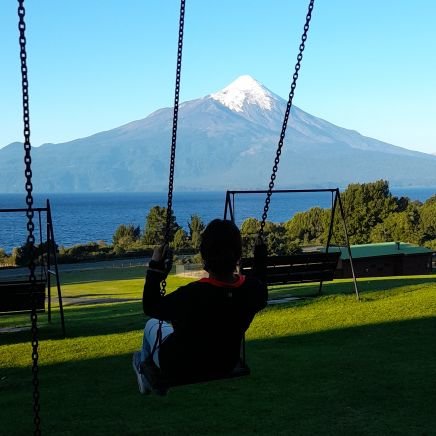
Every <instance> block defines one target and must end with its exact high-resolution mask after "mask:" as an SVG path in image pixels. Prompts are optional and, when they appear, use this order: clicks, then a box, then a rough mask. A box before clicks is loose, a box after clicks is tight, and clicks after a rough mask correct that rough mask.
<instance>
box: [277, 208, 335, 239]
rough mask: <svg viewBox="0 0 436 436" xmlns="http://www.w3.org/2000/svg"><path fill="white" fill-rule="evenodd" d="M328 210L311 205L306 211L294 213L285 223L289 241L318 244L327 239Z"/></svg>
mask: <svg viewBox="0 0 436 436" xmlns="http://www.w3.org/2000/svg"><path fill="white" fill-rule="evenodd" d="M330 213H331V212H330V211H329V210H328V209H322V208H320V207H313V208H311V209H309V210H308V211H307V212H298V213H296V214H295V215H294V216H293V217H292V218H291V219H290V220H289V221H287V222H286V223H285V229H286V234H287V237H288V239H289V240H290V241H295V242H303V243H305V244H309V243H317V244H320V243H322V242H324V240H325V239H327V234H328V229H329V224H330V221H329V220H330Z"/></svg>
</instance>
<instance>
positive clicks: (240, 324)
mask: <svg viewBox="0 0 436 436" xmlns="http://www.w3.org/2000/svg"><path fill="white" fill-rule="evenodd" d="M163 277H164V276H163V275H162V274H160V273H159V272H157V271H152V270H149V271H148V272H147V278H146V282H145V286H144V293H143V308H144V313H145V314H146V315H149V316H151V317H153V318H157V319H161V320H165V321H169V322H171V323H172V325H173V328H174V333H172V334H171V335H170V336H168V337H167V338H166V339H165V341H164V342H163V343H162V346H161V348H160V351H159V362H160V366H161V368H162V370H163V371H165V372H170V373H173V374H196V375H198V374H202V373H205V374H210V373H220V372H226V371H230V370H232V369H233V368H234V366H235V365H236V363H237V362H238V360H239V354H240V346H241V340H242V337H243V335H244V333H245V331H246V330H247V329H248V327H249V326H250V323H251V321H252V320H253V317H254V315H255V314H256V313H257V312H258V311H259V310H261V309H263V308H264V307H265V306H266V304H267V298H268V290H267V287H266V285H265V284H264V283H262V282H261V281H260V280H258V279H257V278H255V277H245V276H239V278H238V280H237V281H236V282H235V283H233V284H228V283H224V282H218V281H216V280H212V279H201V280H199V281H196V282H193V283H190V284H188V285H186V286H182V287H180V288H179V289H177V290H176V291H174V292H172V293H171V294H168V295H166V296H164V297H162V296H161V295H160V281H161V280H162V278H163Z"/></svg>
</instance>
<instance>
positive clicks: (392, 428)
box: [0, 318, 436, 435]
mask: <svg viewBox="0 0 436 436" xmlns="http://www.w3.org/2000/svg"><path fill="white" fill-rule="evenodd" d="M435 335H436V318H426V319H417V320H410V321H402V322H394V323H386V324H379V325H369V326H359V327H353V328H346V329H342V330H329V331H326V332H321V333H313V334H304V335H298V336H286V337H280V338H273V339H268V340H256V341H249V342H248V343H247V355H248V360H249V365H250V367H251V369H252V373H253V375H252V376H250V377H245V378H243V379H240V380H226V381H220V382H212V383H208V384H203V385H193V386H186V387H180V388H175V389H174V390H172V391H171V392H170V394H169V395H168V397H164V398H161V397H156V396H151V397H144V396H140V395H139V394H138V392H137V386H136V380H135V376H134V374H133V371H132V370H131V366H130V359H131V352H132V351H133V350H132V349H128V346H126V344H125V342H123V340H122V339H120V342H119V344H114V346H115V347H116V348H117V347H118V351H119V352H120V353H121V354H118V355H113V356H109V357H105V358H95V359H83V360H73V359H75V355H74V351H73V350H72V351H71V360H70V361H67V362H66V363H62V364H52V365H44V366H42V367H41V369H40V381H41V415H42V426H43V429H44V431H43V433H46V434H56V435H62V434H72V435H75V434H93V435H100V434H102V435H103V434H104V435H106V434H130V435H136V434H138V435H139V434H157V435H163V434H182V435H207V434H214V435H218V434H226V435H227V434H230V435H240V434H279V435H280V434H281V435H288V434H293V435H308V434H323V435H330V434H331V435H333V434H341V435H348V434H350V435H351V434H353V435H385V434H399V435H410V434H420V435H430V434H434V429H435V428H436V415H435V414H434V410H433V407H434V404H435V401H436V392H435V390H434V380H435V379H436V354H435V353H434V338H435ZM59 346H62V345H61V343H60V344H59ZM65 351H66V352H68V350H65ZM1 375H2V378H1V380H2V381H1V382H0V393H1V395H0V410H1V411H2V412H3V413H4V417H5V419H2V430H3V431H5V434H28V433H30V428H31V422H32V415H31V407H30V404H31V389H32V388H31V382H30V371H29V370H28V369H24V368H6V369H5V370H3V373H2V374H1ZM60 405H61V407H59V406H60ZM23 414H24V416H23Z"/></svg>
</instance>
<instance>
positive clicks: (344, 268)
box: [329, 242, 434, 278]
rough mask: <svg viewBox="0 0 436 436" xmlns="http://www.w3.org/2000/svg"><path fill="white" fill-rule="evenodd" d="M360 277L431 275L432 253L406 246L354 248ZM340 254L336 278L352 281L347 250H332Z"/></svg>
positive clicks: (394, 243)
mask: <svg viewBox="0 0 436 436" xmlns="http://www.w3.org/2000/svg"><path fill="white" fill-rule="evenodd" d="M350 248H351V255H352V257H353V266H354V271H355V273H356V276H357V277H380V276H401V275H419V274H431V272H432V256H433V253H434V252H433V250H430V249H428V248H426V247H420V246H419V245H414V244H409V243H406V242H383V243H378V244H362V245H351V246H350ZM329 251H340V252H341V257H340V259H339V263H338V267H337V272H336V277H338V278H347V277H352V274H351V268H350V257H349V254H348V248H347V247H330V248H329Z"/></svg>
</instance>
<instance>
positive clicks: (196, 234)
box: [188, 214, 205, 250]
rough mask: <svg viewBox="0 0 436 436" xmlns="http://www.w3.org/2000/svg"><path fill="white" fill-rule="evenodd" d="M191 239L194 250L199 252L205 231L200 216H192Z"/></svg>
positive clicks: (189, 223)
mask: <svg viewBox="0 0 436 436" xmlns="http://www.w3.org/2000/svg"><path fill="white" fill-rule="evenodd" d="M188 227H189V239H190V240H191V246H192V248H194V249H196V250H198V249H199V248H200V243H201V232H202V231H203V230H204V227H205V225H204V223H203V221H202V220H201V218H200V216H199V215H195V214H194V215H191V220H190V221H189V222H188Z"/></svg>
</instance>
